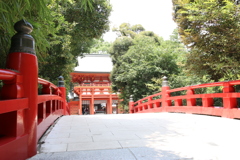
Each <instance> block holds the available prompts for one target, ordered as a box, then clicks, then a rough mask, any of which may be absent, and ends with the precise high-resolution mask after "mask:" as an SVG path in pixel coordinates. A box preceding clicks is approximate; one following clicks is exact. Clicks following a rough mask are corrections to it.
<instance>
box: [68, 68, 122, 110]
mask: <svg viewBox="0 0 240 160" xmlns="http://www.w3.org/2000/svg"><path fill="white" fill-rule="evenodd" d="M109 75H110V73H104V72H102V73H101V72H98V73H81V72H73V73H71V76H72V82H73V83H74V89H73V92H74V93H75V94H76V95H77V96H78V99H77V100H78V101H71V102H70V103H69V104H70V106H71V108H72V109H73V108H74V106H75V108H77V114H80V115H82V114H83V109H85V108H87V110H88V113H89V114H95V113H96V112H99V111H102V112H105V113H106V114H112V113H113V111H114V113H119V112H120V111H119V109H118V107H117V103H118V100H119V99H118V95H117V94H115V93H112V92H111V81H110V79H109ZM96 101H98V103H100V102H103V103H104V104H103V103H102V104H98V105H97V106H96V103H94V102H96ZM72 114H73V112H72Z"/></svg>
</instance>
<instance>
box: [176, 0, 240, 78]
mask: <svg viewBox="0 0 240 160" xmlns="http://www.w3.org/2000/svg"><path fill="white" fill-rule="evenodd" d="M173 4H174V8H175V15H174V17H175V18H174V20H175V22H177V24H178V26H179V33H180V36H181V40H182V42H183V43H184V44H185V46H187V47H188V48H189V49H190V52H189V54H188V58H187V63H186V64H187V65H188V69H189V71H190V72H192V73H195V74H197V75H199V76H203V75H209V76H210V78H211V79H212V80H214V81H218V80H219V79H228V80H232V79H237V78H239V77H240V70H239V69H240V68H239V60H240V56H239V54H238V53H239V50H240V44H239V43H238V42H239V40H240V29H239V28H240V23H239V19H240V14H239V7H240V6H239V5H236V4H234V1H233V0H207V1H206V0H173Z"/></svg>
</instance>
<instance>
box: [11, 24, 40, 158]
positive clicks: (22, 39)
mask: <svg viewBox="0 0 240 160" xmlns="http://www.w3.org/2000/svg"><path fill="white" fill-rule="evenodd" d="M14 29H15V30H16V31H17V33H16V34H15V35H14V36H13V37H12V43H11V49H10V52H9V54H8V58H7V63H6V67H7V68H9V69H13V70H16V71H18V72H19V73H21V75H22V78H23V80H22V81H23V88H24V89H23V92H24V97H27V98H28V104H29V109H28V110H26V112H24V114H23V115H21V116H23V118H24V119H25V120H24V126H25V129H26V133H27V134H29V136H28V142H27V144H28V157H31V156H33V155H35V154H36V152H37V147H36V146H37V138H36V136H37V131H36V130H37V121H36V119H37V118H36V117H37V107H36V106H37V94H38V93H37V88H38V86H37V84H38V82H37V79H38V61H37V56H36V55H35V46H34V45H35V41H34V38H33V37H32V36H31V35H29V33H31V32H32V29H33V27H32V25H31V24H30V23H28V22H26V21H24V20H21V21H19V22H17V23H16V24H15V25H14Z"/></svg>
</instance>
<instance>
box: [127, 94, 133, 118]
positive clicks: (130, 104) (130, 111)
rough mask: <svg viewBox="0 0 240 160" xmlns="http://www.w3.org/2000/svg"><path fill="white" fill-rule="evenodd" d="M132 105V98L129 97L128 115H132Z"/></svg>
mask: <svg viewBox="0 0 240 160" xmlns="http://www.w3.org/2000/svg"><path fill="white" fill-rule="evenodd" d="M133 103H134V102H133V96H132V95H131V96H130V100H129V105H128V106H129V113H130V114H132V113H134V111H133Z"/></svg>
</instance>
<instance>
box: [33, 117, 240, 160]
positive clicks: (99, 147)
mask: <svg viewBox="0 0 240 160" xmlns="http://www.w3.org/2000/svg"><path fill="white" fill-rule="evenodd" d="M239 126H240V120H233V119H226V118H220V117H212V116H204V115H192V114H180V113H146V114H121V115H120V114H119V115H83V116H64V117H61V118H60V119H59V121H58V122H57V123H56V124H55V125H54V126H53V127H52V129H51V132H48V134H46V135H45V137H44V138H43V139H42V140H41V141H42V143H43V144H42V145H41V147H40V150H39V154H38V155H36V156H34V157H32V158H30V160H32V159H33V160H40V159H56V160H58V159H86V160H88V159H91V160H95V159H96V160H99V159H103V160H105V159H113V160H115V159H116V160H120V159H123V160H131V159H135V160H148V159H149V160H154V159H161V160H162V159H166V160H172V159H174V160H190V159H194V160H198V159H199V160H210V159H211V160H235V159H236V160H239V159H240V152H239V149H238V148H239V147H238V146H239V144H240V138H239V136H240V127H239Z"/></svg>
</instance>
